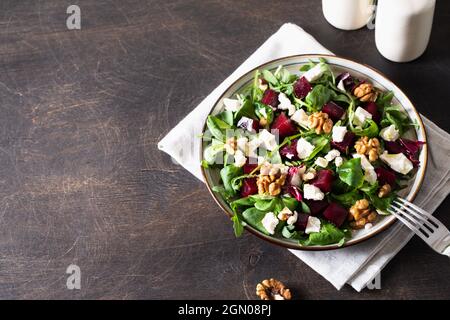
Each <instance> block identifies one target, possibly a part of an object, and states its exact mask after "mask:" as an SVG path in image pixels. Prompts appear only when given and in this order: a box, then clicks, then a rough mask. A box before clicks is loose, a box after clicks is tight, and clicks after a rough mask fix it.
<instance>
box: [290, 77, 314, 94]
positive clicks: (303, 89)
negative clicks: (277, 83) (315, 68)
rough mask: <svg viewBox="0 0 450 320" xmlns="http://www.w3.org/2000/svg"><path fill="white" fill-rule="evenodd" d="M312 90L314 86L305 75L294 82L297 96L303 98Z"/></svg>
mask: <svg viewBox="0 0 450 320" xmlns="http://www.w3.org/2000/svg"><path fill="white" fill-rule="evenodd" d="M311 90H312V86H311V84H310V83H309V81H308V80H306V78H305V77H301V78H300V79H298V80H297V81H295V83H294V94H295V96H296V97H297V98H299V99H303V98H304V97H306V96H307V95H308V93H309V92H310V91H311Z"/></svg>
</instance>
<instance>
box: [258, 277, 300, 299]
mask: <svg viewBox="0 0 450 320" xmlns="http://www.w3.org/2000/svg"><path fill="white" fill-rule="evenodd" d="M256 295H257V296H258V297H259V298H260V299H261V300H291V298H292V295H291V291H290V290H289V289H288V288H286V286H285V285H284V284H283V283H282V282H281V281H279V280H276V279H273V278H270V279H266V280H263V281H261V283H258V284H257V285H256Z"/></svg>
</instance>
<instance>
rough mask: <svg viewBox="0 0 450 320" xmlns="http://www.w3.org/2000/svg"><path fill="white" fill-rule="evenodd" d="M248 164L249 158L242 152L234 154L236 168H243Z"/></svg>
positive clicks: (238, 151) (237, 151)
mask: <svg viewBox="0 0 450 320" xmlns="http://www.w3.org/2000/svg"><path fill="white" fill-rule="evenodd" d="M246 162H247V158H246V157H245V155H244V153H243V152H242V151H241V150H236V152H235V153H234V165H235V166H236V167H242V166H244V164H245V163H246Z"/></svg>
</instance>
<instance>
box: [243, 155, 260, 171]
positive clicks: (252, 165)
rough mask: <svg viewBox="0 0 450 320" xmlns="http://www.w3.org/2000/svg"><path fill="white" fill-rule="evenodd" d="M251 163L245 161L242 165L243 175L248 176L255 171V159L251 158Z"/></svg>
mask: <svg viewBox="0 0 450 320" xmlns="http://www.w3.org/2000/svg"><path fill="white" fill-rule="evenodd" d="M252 160H253V161H249V160H247V162H246V163H245V164H244V166H243V167H242V169H243V171H244V174H249V173H250V172H252V171H253V170H255V169H256V167H257V166H258V163H257V161H258V160H257V159H255V158H252Z"/></svg>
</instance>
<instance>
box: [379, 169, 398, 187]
mask: <svg viewBox="0 0 450 320" xmlns="http://www.w3.org/2000/svg"><path fill="white" fill-rule="evenodd" d="M375 172H376V173H377V180H378V183H379V185H380V186H382V185H384V184H389V185H390V186H391V187H393V186H394V185H395V173H394V172H393V171H391V170H389V169H385V168H383V167H379V168H375Z"/></svg>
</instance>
